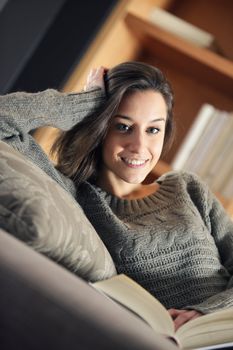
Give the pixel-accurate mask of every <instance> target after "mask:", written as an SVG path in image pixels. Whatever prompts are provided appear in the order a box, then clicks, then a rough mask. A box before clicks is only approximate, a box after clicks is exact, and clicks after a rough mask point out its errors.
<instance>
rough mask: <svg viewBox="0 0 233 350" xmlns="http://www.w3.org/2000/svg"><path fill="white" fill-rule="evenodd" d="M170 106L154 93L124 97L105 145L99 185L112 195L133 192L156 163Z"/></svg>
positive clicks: (139, 92)
mask: <svg viewBox="0 0 233 350" xmlns="http://www.w3.org/2000/svg"><path fill="white" fill-rule="evenodd" d="M166 116H167V107H166V103H165V101H164V98H163V96H162V95H161V94H160V93H158V92H155V91H153V90H146V91H135V92H132V93H131V94H129V95H127V96H125V97H124V98H123V99H122V101H121V103H120V106H119V108H118V111H117V114H116V115H115V116H114V117H113V118H112V121H111V124H110V128H109V131H108V133H107V136H106V138H105V140H104V143H103V148H102V159H103V164H102V168H101V171H100V173H99V177H98V181H97V183H98V184H99V185H100V187H102V188H103V189H105V190H107V191H108V192H110V193H113V194H116V195H119V196H121V194H124V193H130V191H133V190H134V189H135V188H136V187H137V186H138V184H141V183H142V182H143V180H144V179H145V178H146V176H147V175H148V174H149V173H150V172H151V170H152V169H153V168H154V167H155V165H156V164H157V162H158V160H159V157H160V155H161V152H162V148H163V140H164V134H165V125H166Z"/></svg>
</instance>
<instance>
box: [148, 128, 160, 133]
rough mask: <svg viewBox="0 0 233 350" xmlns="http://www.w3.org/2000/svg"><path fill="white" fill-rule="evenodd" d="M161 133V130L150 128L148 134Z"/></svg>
mask: <svg viewBox="0 0 233 350" xmlns="http://www.w3.org/2000/svg"><path fill="white" fill-rule="evenodd" d="M159 131H160V129H159V128H153V127H151V128H148V129H147V133H148V134H157V133H158V132H159Z"/></svg>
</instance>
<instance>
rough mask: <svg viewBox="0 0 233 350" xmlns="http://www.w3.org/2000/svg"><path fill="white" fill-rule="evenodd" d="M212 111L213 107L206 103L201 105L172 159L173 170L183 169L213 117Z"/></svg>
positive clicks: (213, 110)
mask: <svg viewBox="0 0 233 350" xmlns="http://www.w3.org/2000/svg"><path fill="white" fill-rule="evenodd" d="M214 112H215V109H214V107H213V106H211V105H209V104H207V103H206V104H204V105H203V106H202V107H201V109H200V111H199V113H198V115H197V117H196V118H195V120H194V122H193V124H192V125H191V127H190V129H189V131H188V132H187V134H186V136H185V139H184V141H183V142H182V144H181V146H180V148H179V150H178V152H177V153H176V156H175V158H174V160H173V161H172V167H173V169H174V170H180V169H183V167H184V166H185V164H186V162H187V161H188V159H189V157H190V155H191V153H192V152H193V150H194V148H195V147H196V144H197V142H198V140H199V139H200V137H201V135H202V133H203V132H204V130H205V128H206V127H207V125H208V123H209V122H210V120H211V119H213V116H214Z"/></svg>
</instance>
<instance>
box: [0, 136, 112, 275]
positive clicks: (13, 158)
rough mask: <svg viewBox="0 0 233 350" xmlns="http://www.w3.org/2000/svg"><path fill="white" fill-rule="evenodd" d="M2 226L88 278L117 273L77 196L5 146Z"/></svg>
mask: <svg viewBox="0 0 233 350" xmlns="http://www.w3.org/2000/svg"><path fill="white" fill-rule="evenodd" d="M0 227H2V228H4V229H5V230H6V231H8V232H9V233H11V234H12V235H14V236H15V237H17V238H19V239H21V240H23V241H24V242H26V243H28V244H29V245H30V246H31V247H32V248H34V249H35V250H37V251H38V252H41V253H43V254H45V255H47V256H48V257H50V258H51V259H53V260H55V261H57V262H59V263H61V264H62V265H64V266H65V267H67V268H68V269H69V270H71V271H73V272H74V273H76V274H77V275H79V276H81V277H82V278H85V279H86V280H89V281H97V280H100V279H105V278H108V277H110V276H112V275H114V274H115V273H116V271H115V267H114V264H113V261H112V259H111V256H110V255H109V253H108V251H107V249H106V247H105V246H104V244H103V242H102V241H101V239H100V238H99V236H98V235H97V233H96V231H95V230H94V228H93V226H92V225H91V223H90V222H89V221H88V219H87V218H86V216H85V215H84V213H83V211H82V209H81V207H80V206H79V205H78V203H77V202H76V201H75V200H74V199H73V197H72V196H71V195H70V194H69V193H67V192H66V191H65V190H64V189H63V188H61V187H60V186H59V185H58V184H57V183H56V182H55V181H54V180H53V179H51V178H50V177H49V176H48V175H47V174H45V173H44V172H43V171H42V170H41V169H39V168H38V167H37V166H36V165H34V164H33V163H31V162H30V161H29V160H27V159H26V158H25V157H24V156H23V155H22V154H20V153H19V152H17V151H16V150H14V149H13V148H11V147H10V146H8V145H7V144H6V143H4V142H0Z"/></svg>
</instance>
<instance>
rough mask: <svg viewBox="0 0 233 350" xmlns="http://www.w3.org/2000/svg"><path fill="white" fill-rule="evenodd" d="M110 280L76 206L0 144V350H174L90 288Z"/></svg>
mask: <svg viewBox="0 0 233 350" xmlns="http://www.w3.org/2000/svg"><path fill="white" fill-rule="evenodd" d="M114 274H116V270H115V267H114V263H113V261H112V259H111V256H110V255H109V253H108V251H107V249H106V247H105V246H104V244H103V242H102V241H101V240H100V238H99V237H98V235H97V234H96V232H95V230H94V228H93V227H92V225H91V224H90V222H89V221H88V220H87V218H86V217H85V215H84V213H83V211H82V209H81V208H80V206H79V205H78V204H77V203H76V201H75V200H74V199H73V198H72V197H71V196H70V195H69V194H68V193H67V192H66V191H65V190H64V189H63V188H61V187H60V186H59V185H58V184H57V183H56V182H55V181H53V180H52V179H51V178H50V177H49V176H47V175H46V174H45V173H44V172H43V171H42V170H41V169H39V168H38V167H37V166H36V165H35V164H33V163H32V162H30V161H29V160H28V159H26V158H25V157H24V156H23V155H22V154H20V153H19V152H18V151H16V150H14V149H13V148H11V147H10V146H9V145H7V144H6V143H4V142H0V296H1V297H0V349H1V350H9V349H16V350H20V349H23V350H27V349H33V350H35V349H38V350H39V349H40V350H41V349H44V350H45V349H69V350H71V349H85V350H86V349H102V350H104V349H113V350H114V349H122V350H124V349H144V350H147V349H148V350H149V349H154V350H157V349H161V350H163V349H164V350H166V349H171V350H172V349H177V347H176V346H175V345H173V344H172V343H171V342H170V341H169V340H167V339H165V338H164V337H162V336H160V335H158V334H156V333H155V332H154V331H153V330H152V329H151V328H150V327H149V326H148V325H147V324H146V323H145V322H143V321H142V320H141V319H139V318H138V317H137V316H136V315H134V314H133V313H131V312H130V311H129V310H126V309H125V308H124V307H122V306H121V305H119V304H117V303H115V302H114V301H112V300H110V299H109V298H107V297H106V296H105V295H103V294H101V293H99V292H98V291H97V290H96V289H94V288H93V286H92V285H91V283H90V282H95V281H98V280H101V279H105V278H109V277H111V276H113V275H114Z"/></svg>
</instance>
